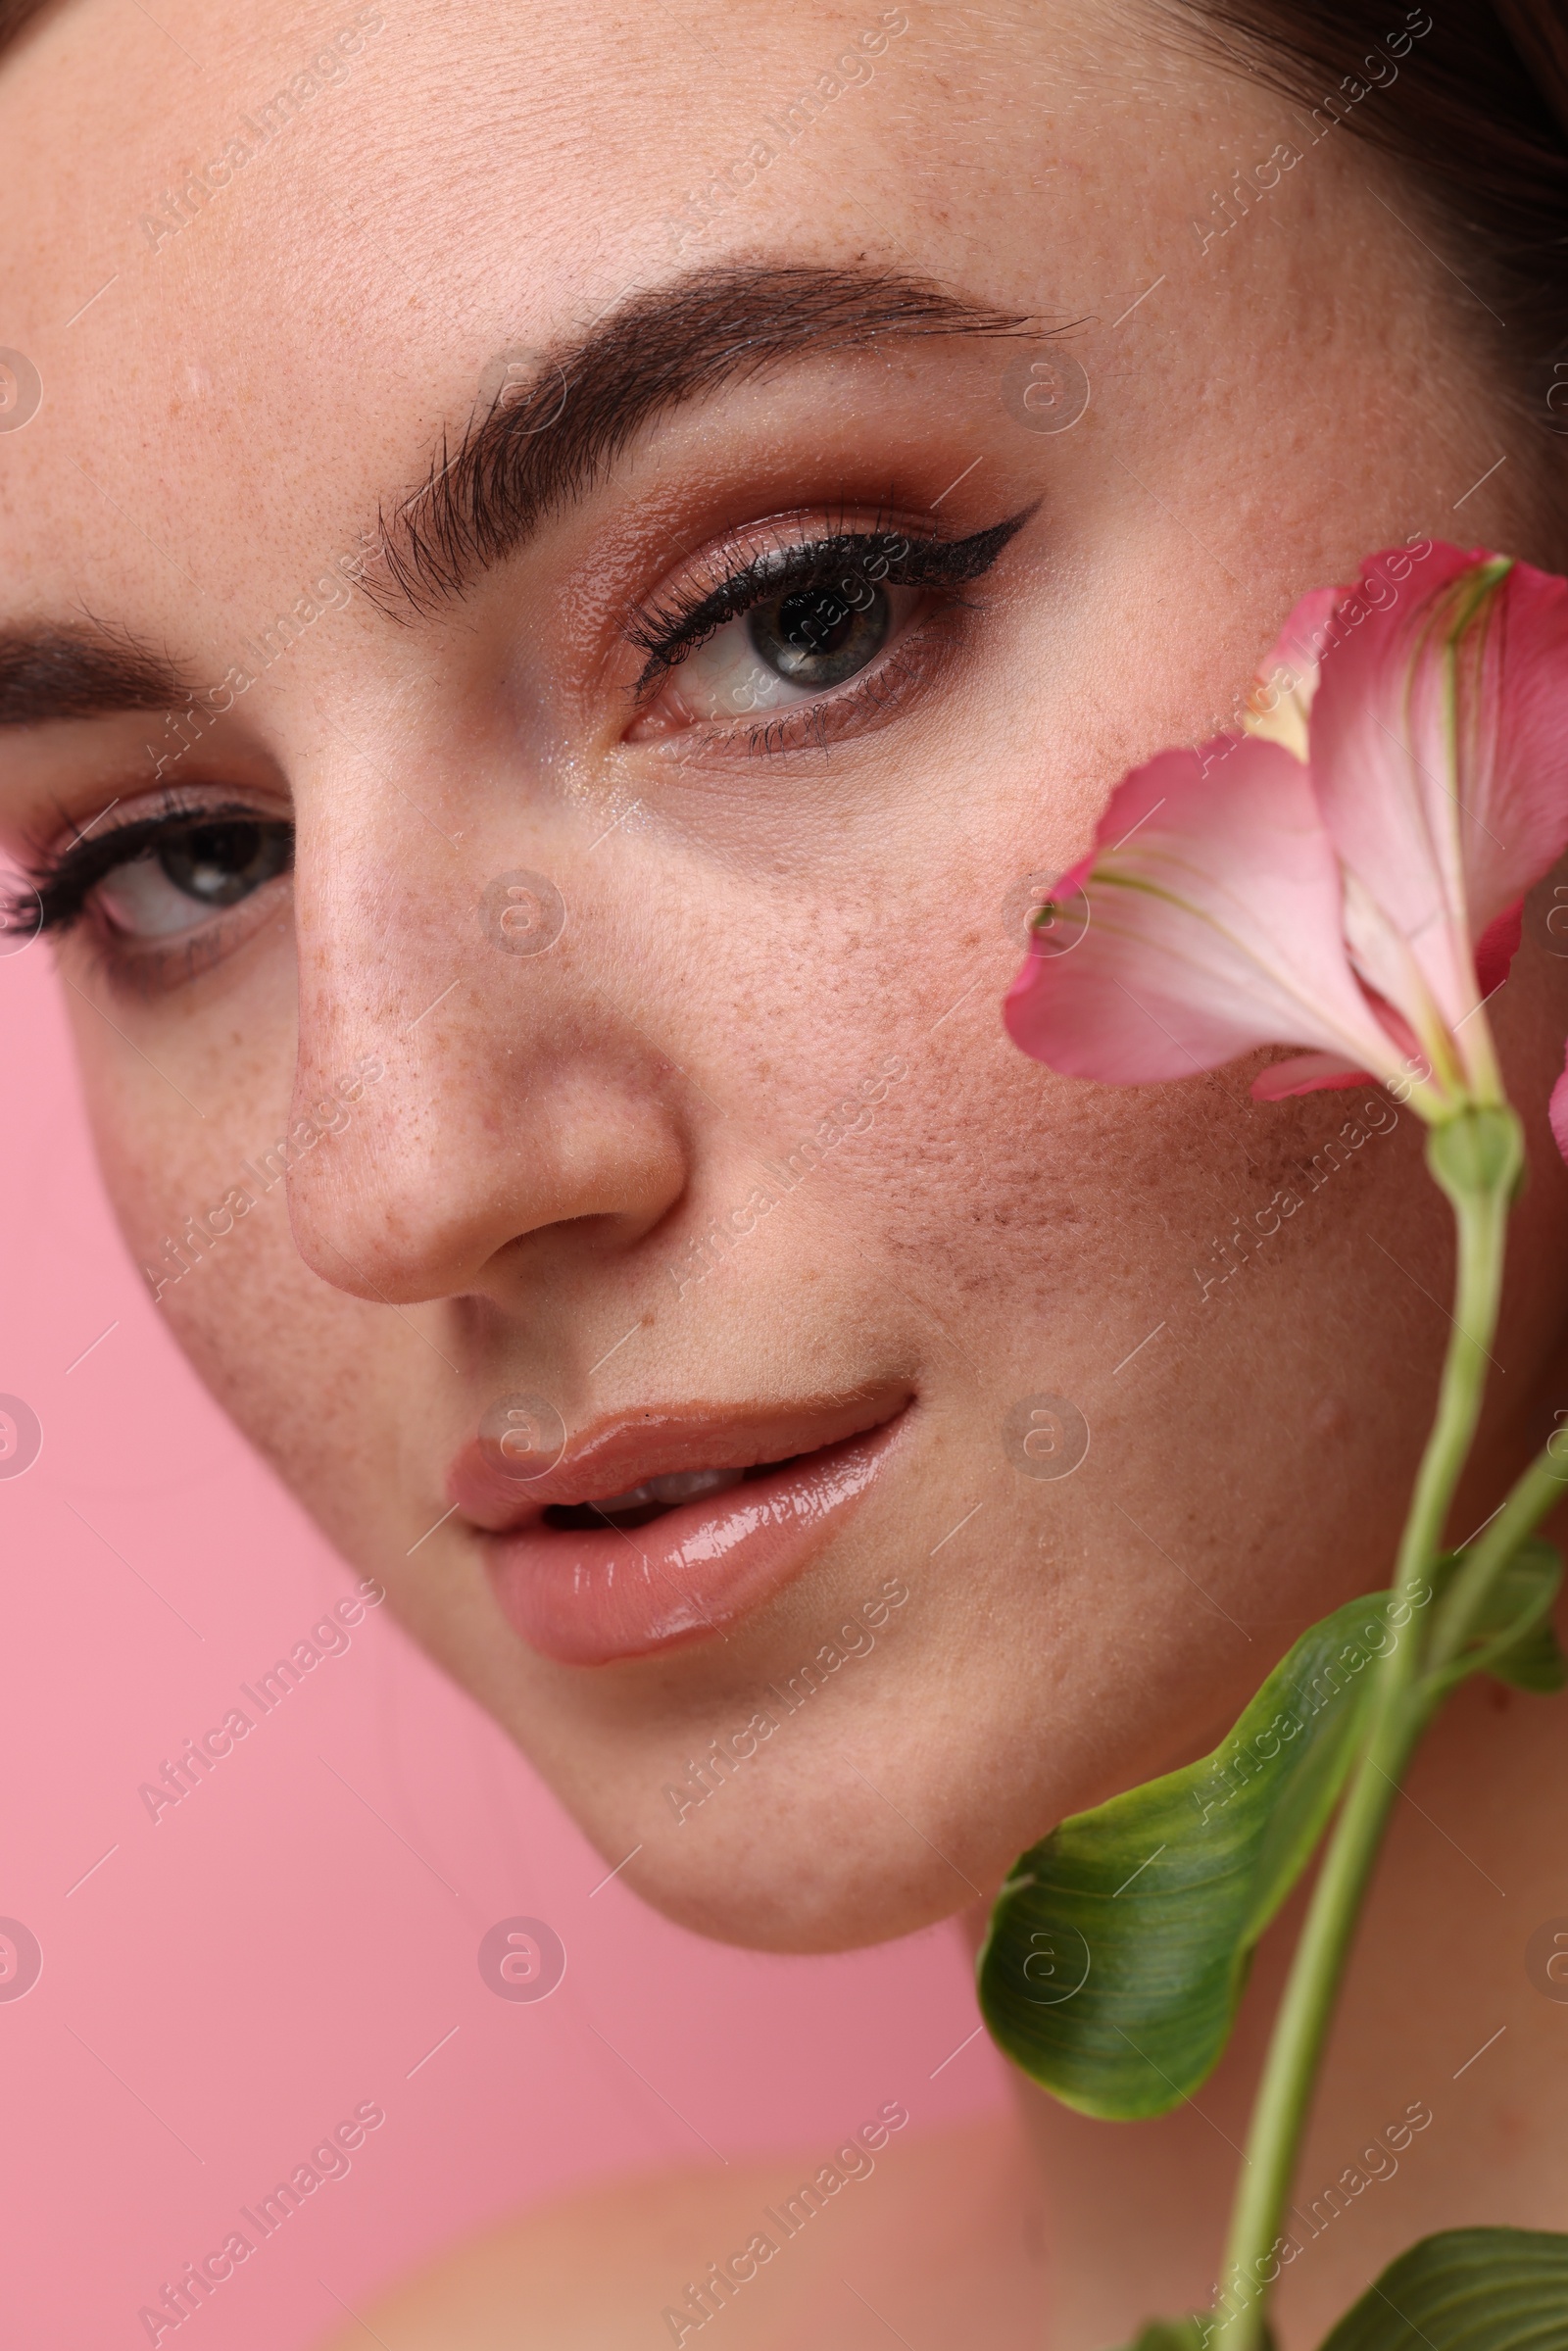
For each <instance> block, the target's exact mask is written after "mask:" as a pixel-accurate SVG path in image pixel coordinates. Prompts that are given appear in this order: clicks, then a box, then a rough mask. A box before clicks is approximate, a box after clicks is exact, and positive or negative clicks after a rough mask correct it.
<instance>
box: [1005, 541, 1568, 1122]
mask: <svg viewBox="0 0 1568 2351" xmlns="http://www.w3.org/2000/svg"><path fill="white" fill-rule="evenodd" d="M1244 727H1245V730H1246V731H1244V732H1243V733H1240V734H1235V735H1221V736H1219V737H1217V738H1216V739H1215V740H1214V741H1213V742H1210V743H1207V744H1204V745H1203V746H1202V747H1201V748H1200V749H1198V750H1196V751H1166V752H1161V753H1160V754H1159V756H1158V757H1157V758H1156V759H1151V760H1150V761H1149V763H1148V765H1147V766H1144V767H1138V768H1135V769H1134V770H1133V772H1132V773H1131V774H1130V775H1128V776H1127V777H1126V778H1125V779H1124V781H1123V782H1122V783H1121V784H1120V785H1119V786H1118V787H1117V789H1116V791H1115V793H1114V794H1113V795H1112V798H1111V801H1110V805H1109V807H1108V808H1107V809H1106V810H1105V814H1104V816H1103V819H1102V821H1101V824H1100V827H1099V830H1098V832H1097V834H1096V836H1095V846H1094V849H1093V850H1092V851H1091V853H1090V855H1089V856H1088V857H1085V858H1083V860H1082V861H1081V862H1080V863H1079V864H1077V865H1075V866H1074V867H1073V869H1072V871H1071V872H1070V873H1065V874H1063V875H1062V877H1061V880H1060V882H1059V884H1058V885H1057V890H1056V895H1055V897H1054V900H1053V903H1052V905H1051V906H1049V907H1047V908H1045V909H1044V910H1043V912H1042V915H1041V918H1040V922H1039V926H1038V927H1037V929H1036V931H1035V935H1034V939H1033V941H1032V944H1031V950H1030V955H1029V960H1028V961H1027V963H1026V964H1025V965H1024V968H1023V970H1022V971H1021V972H1020V973H1019V975H1018V977H1017V979H1016V980H1015V981H1014V983H1013V986H1012V988H1011V990H1010V992H1009V994H1008V997H1007V1001H1006V1006H1005V1020H1006V1025H1007V1029H1008V1033H1009V1034H1010V1036H1011V1037H1012V1039H1013V1041H1014V1043H1015V1044H1017V1045H1020V1046H1021V1047H1022V1048H1023V1050H1024V1052H1025V1053H1032V1054H1033V1055H1034V1057H1035V1058H1036V1059H1037V1060H1040V1061H1046V1062H1049V1063H1050V1065H1051V1067H1052V1068H1053V1069H1057V1070H1061V1071H1063V1072H1064V1073H1065V1074H1067V1075H1070V1076H1074V1077H1090V1078H1099V1079H1101V1080H1103V1081H1105V1082H1108V1083H1110V1084H1113V1085H1148V1084H1151V1083H1155V1082H1158V1081H1160V1080H1165V1079H1171V1078H1179V1077H1187V1076H1191V1075H1192V1074H1193V1073H1194V1072H1195V1071H1198V1070H1206V1069H1214V1068H1217V1067H1219V1066H1220V1064H1221V1063H1223V1062H1226V1061H1231V1060H1234V1059H1236V1058H1237V1057H1238V1056H1239V1055H1240V1054H1243V1053H1252V1052H1255V1051H1256V1050H1257V1049H1258V1048H1259V1047H1260V1046H1269V1045H1276V1046H1277V1045H1291V1046H1295V1047H1297V1048H1298V1049H1299V1051H1298V1052H1297V1053H1296V1054H1295V1055H1294V1056H1293V1057H1292V1058H1291V1059H1289V1060H1285V1061H1276V1062H1274V1063H1272V1064H1271V1065H1270V1066H1269V1067H1268V1068H1266V1069H1265V1070H1263V1072H1262V1073H1261V1075H1260V1076H1259V1077H1258V1078H1257V1079H1256V1081H1255V1083H1254V1084H1253V1087H1252V1092H1253V1094H1254V1096H1256V1097H1257V1098H1258V1099H1259V1100H1261V1101H1264V1102H1273V1101H1278V1100H1280V1099H1281V1098H1282V1097H1283V1096H1285V1095H1289V1094H1304V1093H1308V1092H1310V1091H1312V1090H1313V1089H1314V1088H1316V1087H1320V1086H1343V1085H1349V1084H1353V1083H1355V1082H1357V1081H1358V1080H1364V1079H1366V1078H1367V1077H1371V1078H1373V1079H1375V1080H1380V1081H1381V1082H1383V1083H1384V1084H1386V1085H1388V1086H1391V1087H1392V1088H1394V1090H1395V1091H1396V1093H1397V1095H1398V1097H1399V1099H1400V1100H1401V1101H1404V1100H1408V1101H1409V1102H1410V1104H1411V1106H1412V1108H1415V1109H1417V1110H1419V1111H1420V1112H1421V1114H1422V1115H1423V1116H1424V1117H1425V1118H1427V1119H1429V1120H1431V1121H1433V1122H1434V1123H1439V1122H1442V1121H1444V1120H1446V1119H1447V1118H1449V1117H1452V1116H1453V1115H1455V1114H1456V1113H1457V1112H1458V1111H1460V1110H1462V1109H1464V1108H1465V1107H1466V1106H1467V1105H1468V1104H1470V1103H1495V1102H1500V1101H1501V1100H1502V1094H1501V1087H1500V1083H1499V1079H1498V1074H1497V1066H1496V1059H1495V1053H1494V1049H1493V1043H1492V1036H1491V1031H1490V1029H1489V1026H1488V1023H1487V1017H1486V1014H1485V1012H1484V1011H1483V1010H1482V1008H1481V1007H1482V1004H1483V1002H1484V999H1485V997H1486V995H1487V994H1488V993H1489V992H1490V991H1491V989H1492V988H1494V987H1495V986H1496V985H1497V983H1498V982H1499V981H1500V980H1501V979H1502V978H1504V977H1505V976H1506V973H1507V968H1508V964H1509V962H1510V961H1511V960H1512V956H1513V952H1514V949H1515V948H1516V947H1517V945H1518V943H1519V909H1520V902H1521V900H1522V899H1523V896H1524V893H1525V891H1526V890H1528V889H1529V887H1530V886H1531V884H1532V883H1533V882H1536V881H1539V880H1540V878H1541V876H1542V875H1543V874H1544V873H1546V872H1547V871H1549V869H1550V867H1551V866H1552V865H1553V864H1554V863H1555V862H1556V860H1557V858H1558V857H1560V856H1561V855H1562V854H1563V851H1564V848H1565V847H1568V581H1565V580H1562V579H1557V578H1554V577H1552V576H1550V575H1548V574H1547V573H1545V572H1542V571H1536V570H1533V569H1532V568H1531V567H1530V566H1529V565H1528V564H1526V563H1513V562H1511V561H1510V560H1509V559H1507V558H1506V557H1501V556H1495V555H1491V554H1488V553H1487V552H1486V551H1485V550H1481V549H1477V550H1474V551H1473V552H1471V553H1470V554H1468V555H1466V554H1463V553H1461V552H1460V550H1459V549H1458V548H1455V547H1447V546H1444V545H1442V544H1436V545H1435V544H1433V543H1432V542H1430V541H1420V542H1415V543H1412V545H1411V546H1409V547H1404V548H1397V549H1394V550H1392V551H1390V552H1388V553H1386V554H1383V555H1378V556H1374V557H1372V558H1371V559H1370V560H1369V561H1368V562H1367V563H1364V564H1363V566H1362V569H1361V574H1360V577H1359V579H1358V580H1357V581H1356V582H1355V584H1354V586H1353V587H1350V588H1348V589H1336V588H1323V589H1319V590H1317V591H1316V592H1315V593H1314V594H1313V595H1310V596H1307V597H1304V598H1303V599H1302V601H1301V602H1300V603H1299V605H1298V606H1297V607H1296V610H1295V612H1293V613H1292V614H1291V617H1290V619H1289V620H1288V621H1287V623H1286V625H1285V629H1284V632H1283V634H1282V636H1281V638H1280V641H1279V643H1278V645H1277V646H1276V647H1275V649H1274V652H1273V654H1272V655H1271V656H1270V659H1269V661H1268V663H1267V665H1266V667H1265V669H1264V671H1263V673H1262V675H1261V678H1260V681H1259V683H1258V684H1257V686H1255V687H1254V690H1253V695H1252V701H1251V707H1250V710H1249V714H1248V716H1247V718H1246V720H1245V721H1244ZM1478 963H1479V965H1480V971H1479V976H1478V970H1477V966H1478ZM1552 1121H1553V1128H1554V1131H1555V1132H1556V1134H1557V1137H1558V1141H1559V1145H1560V1146H1561V1148H1562V1149H1563V1151H1564V1154H1565V1156H1568V1073H1565V1075H1564V1077H1563V1078H1562V1079H1560V1080H1559V1081H1558V1084H1557V1088H1556V1091H1555V1092H1554V1094H1553V1097H1552Z"/></svg>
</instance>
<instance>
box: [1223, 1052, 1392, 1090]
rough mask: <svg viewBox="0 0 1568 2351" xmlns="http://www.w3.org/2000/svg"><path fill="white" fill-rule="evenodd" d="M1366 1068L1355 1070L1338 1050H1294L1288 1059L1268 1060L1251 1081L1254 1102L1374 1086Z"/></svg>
mask: <svg viewBox="0 0 1568 2351" xmlns="http://www.w3.org/2000/svg"><path fill="white" fill-rule="evenodd" d="M1376 1083H1377V1081H1376V1079H1375V1078H1373V1076H1372V1075H1371V1072H1370V1071H1369V1070H1365V1069H1354V1068H1352V1067H1351V1065H1350V1063H1349V1062H1348V1061H1344V1060H1342V1059H1341V1058H1340V1056H1339V1055H1338V1053H1294V1054H1293V1055H1292V1056H1291V1058H1290V1060H1288V1061H1271V1062H1270V1063H1269V1065H1268V1067H1267V1069H1262V1070H1259V1072H1258V1074H1257V1076H1256V1077H1255V1078H1254V1079H1253V1080H1252V1100H1253V1102H1284V1101H1285V1100H1286V1099H1287V1098H1288V1097H1289V1096H1290V1095H1293V1094H1320V1093H1322V1092H1323V1091H1324V1089H1325V1088H1328V1087H1344V1086H1366V1085H1375V1084H1376Z"/></svg>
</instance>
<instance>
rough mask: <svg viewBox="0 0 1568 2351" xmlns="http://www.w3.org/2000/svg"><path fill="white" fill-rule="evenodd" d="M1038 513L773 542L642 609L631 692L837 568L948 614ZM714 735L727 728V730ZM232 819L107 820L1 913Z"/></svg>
mask: <svg viewBox="0 0 1568 2351" xmlns="http://www.w3.org/2000/svg"><path fill="white" fill-rule="evenodd" d="M1034 512H1035V509H1034V507H1033V506H1030V507H1026V508H1025V509H1024V510H1023V511H1022V512H1021V513H1020V514H1012V515H1009V516H1008V517H1007V518H1006V519H1005V521H1002V522H996V523H992V524H991V525H990V526H989V527H988V528H987V529H985V530H978V531H973V532H971V533H970V535H969V536H968V537H967V538H964V539H940V538H936V537H934V536H930V535H927V536H923V537H921V536H916V535H914V534H913V533H911V532H907V531H901V530H897V529H895V528H893V527H892V526H891V525H890V523H889V522H888V521H886V520H885V519H883V518H881V517H878V519H877V520H876V521H875V522H874V523H873V524H872V526H871V527H870V528H869V529H867V530H843V529H840V530H834V531H830V532H828V533H826V534H824V535H823V536H822V537H820V538H817V539H809V540H791V541H783V542H780V543H779V544H778V545H776V546H774V547H771V548H768V549H766V550H764V551H762V552H760V553H759V554H758V555H756V556H754V557H753V558H752V560H751V561H750V562H749V563H745V564H743V565H742V566H741V567H740V568H739V569H738V570H736V571H733V572H731V573H730V574H729V575H728V576H727V577H724V578H721V579H719V580H717V581H716V582H714V583H713V584H712V585H711V586H708V587H706V588H698V587H694V588H692V589H690V590H688V591H687V592H686V593H685V594H684V595H677V596H676V597H674V598H673V599H672V600H671V602H670V603H669V604H667V605H663V606H657V607H653V608H645V609H644V610H642V611H640V612H638V614H637V616H636V618H635V620H634V621H633V623H632V624H631V626H630V627H629V628H628V629H627V631H626V634H627V636H628V638H629V640H630V641H631V643H632V644H634V645H636V646H638V647H639V648H640V649H641V650H642V652H643V653H644V654H645V655H646V656H647V660H646V661H645V662H644V665H643V669H642V672H641V674H640V675H639V677H638V679H637V682H636V684H635V686H634V687H633V689H632V692H633V696H634V699H635V700H636V702H637V703H638V704H639V705H640V706H642V707H644V708H646V707H647V705H648V704H649V703H650V702H651V701H652V700H653V698H654V696H655V694H656V693H657V690H658V689H659V688H660V687H661V686H662V685H663V684H664V683H665V681H666V680H667V679H668V678H669V677H670V676H671V674H672V673H673V672H674V671H675V670H676V669H678V668H679V666H680V664H681V663H682V662H683V661H686V660H688V659H689V658H690V656H691V655H692V654H694V653H695V652H696V651H697V649H698V647H699V646H701V645H703V644H705V643H706V642H707V640H708V639H709V638H710V637H711V636H712V635H714V634H715V633H716V631H717V630H719V629H721V628H723V627H725V626H726V625H727V624H728V623H729V622H730V621H731V620H737V619H739V618H740V617H741V616H742V615H743V614H744V613H746V612H751V611H753V610H754V609H755V608H756V607H757V606H758V605H760V604H765V603H767V602H769V601H770V600H771V599H773V598H775V597H778V596H783V595H787V594H790V593H793V592H798V591H800V590H802V589H806V588H810V587H817V586H822V585H825V584H826V583H827V582H829V581H830V580H832V579H833V578H834V577H835V575H838V576H839V578H840V580H841V582H842V584H845V585H848V581H849V580H850V579H858V580H861V581H865V582H871V581H874V582H875V583H876V584H877V585H878V586H890V587H907V588H918V587H932V588H942V589H946V590H948V591H949V593H950V603H949V606H948V609H949V610H950V611H951V610H953V609H955V608H956V606H958V605H960V604H961V602H962V600H961V599H960V598H958V597H956V594H954V593H953V592H954V591H956V590H957V589H958V588H961V587H966V586H968V585H969V584H970V583H971V582H973V581H975V580H977V579H981V578H983V577H984V575H985V574H986V573H987V572H988V571H989V570H990V569H991V567H992V565H993V564H994V563H996V561H997V559H998V557H999V556H1000V555H1001V554H1002V552H1003V549H1004V548H1005V546H1006V545H1007V543H1008V541H1009V540H1010V539H1012V538H1013V537H1014V535H1015V534H1016V533H1017V532H1018V531H1019V530H1021V529H1022V527H1023V525H1024V523H1025V522H1027V521H1028V520H1029V518H1030V515H1031V514H1033V513H1034ZM898 656H899V646H898V644H895V645H894V646H893V647H891V648H890V649H889V652H888V654H887V655H885V656H883V657H882V658H881V659H880V660H879V661H877V662H875V663H874V664H872V665H871V666H870V667H869V668H868V669H867V671H866V672H864V673H863V675H862V677H861V678H858V679H853V680H850V681H848V682H847V684H846V685H845V686H843V687H839V688H835V689H833V690H831V691H830V692H829V693H828V694H825V695H821V696H818V697H816V698H815V699H813V700H811V701H808V702H803V703H801V704H799V705H797V706H795V707H794V708H793V709H791V710H788V711H787V712H782V713H775V714H774V715H773V716H771V717H770V718H769V719H768V720H767V721H766V723H765V724H762V725H760V726H748V727H744V728H740V729H733V730H729V731H730V732H731V733H732V734H733V733H738V734H740V735H743V736H744V737H745V739H746V741H747V742H748V744H749V746H750V747H751V748H752V749H754V750H758V751H764V752H766V751H777V750H782V749H786V748H789V747H790V742H791V738H793V739H795V740H800V739H801V730H803V729H804V730H805V731H806V732H807V733H814V734H816V735H817V736H818V738H819V739H822V722H821V718H820V716H819V713H820V712H821V711H822V710H823V709H824V706H825V705H826V704H827V703H829V702H831V703H833V704H835V705H836V706H837V707H838V708H839V709H841V710H844V711H845V713H846V715H849V714H851V713H853V712H854V711H855V710H858V709H860V708H861V707H863V706H864V705H865V704H866V703H867V702H870V703H872V704H876V703H879V702H880V701H881V700H882V699H883V692H882V685H883V683H884V673H885V672H886V671H887V669H888V668H889V667H890V666H893V665H896V664H897V662H898ZM894 690H896V687H895V689H894ZM710 731H711V732H717V733H719V734H722V733H723V732H724V731H725V730H723V729H712V728H711V729H710ZM227 817H231V818H233V819H235V820H236V821H238V822H244V823H252V824H254V823H256V822H257V821H258V817H257V811H256V809H255V808H251V807H248V806H247V805H246V804H244V803H243V802H238V801H230V802H223V803H221V804H219V805H217V806H212V805H204V804H202V803H200V802H193V801H191V800H189V799H185V798H181V797H180V796H178V795H176V794H170V795H169V797H168V798H167V800H166V801H165V802H164V803H163V805H162V806H161V807H160V808H156V809H154V810H152V811H151V812H149V813H148V814H146V815H143V816H138V817H135V818H133V819H132V820H131V821H130V822H128V823H125V824H121V825H111V826H109V827H108V828H107V829H106V830H105V831H103V832H101V833H97V834H95V835H94V837H93V838H91V839H78V840H77V841H75V842H73V844H72V846H71V847H70V848H69V849H66V850H63V851H61V852H59V853H57V854H51V855H42V856H40V857H38V858H37V859H36V861H35V862H34V864H33V865H32V866H31V868H30V869H29V875H28V878H29V880H30V881H31V883H32V885H33V889H34V890H35V891H36V892H37V906H33V904H32V903H31V893H30V892H28V893H26V894H25V895H24V896H22V897H18V898H14V899H12V900H10V901H8V902H7V904H6V906H5V907H4V908H3V911H4V912H5V914H6V915H7V916H9V918H10V919H11V921H12V922H14V923H15V922H21V921H24V920H25V921H26V922H27V923H28V925H29V927H30V926H35V927H36V929H37V930H38V931H40V932H52V933H54V934H55V935H57V936H59V935H63V934H64V933H65V932H67V931H69V930H71V929H72V927H73V925H74V924H76V923H78V922H79V921H80V920H81V919H82V917H83V915H84V914H85V913H86V912H87V910H88V907H87V902H88V900H89V898H90V897H91V895H92V892H93V891H94V890H95V889H96V888H97V886H98V884H99V883H100V882H101V881H103V880H105V879H106V877H107V876H108V875H109V874H111V873H113V872H114V871H115V870H116V868H117V867H118V866H121V865H123V864H125V863H127V862H128V861H129V860H130V859H131V858H133V857H137V856H138V855H139V854H140V853H141V852H142V851H144V850H149V849H156V848H158V847H159V846H160V845H161V844H162V843H164V842H165V841H167V840H168V838H169V837H170V834H171V831H172V829H173V828H174V827H176V826H177V825H179V824H181V823H184V824H221V823H222V821H223V820H224V819H225V818H227Z"/></svg>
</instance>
